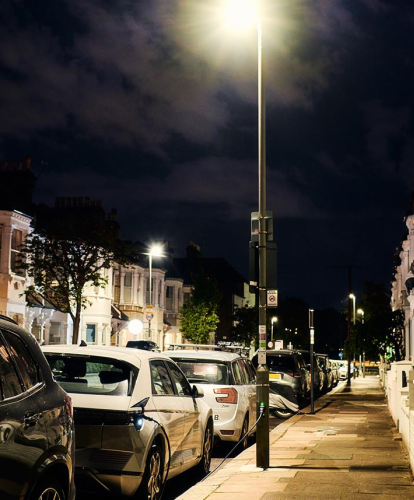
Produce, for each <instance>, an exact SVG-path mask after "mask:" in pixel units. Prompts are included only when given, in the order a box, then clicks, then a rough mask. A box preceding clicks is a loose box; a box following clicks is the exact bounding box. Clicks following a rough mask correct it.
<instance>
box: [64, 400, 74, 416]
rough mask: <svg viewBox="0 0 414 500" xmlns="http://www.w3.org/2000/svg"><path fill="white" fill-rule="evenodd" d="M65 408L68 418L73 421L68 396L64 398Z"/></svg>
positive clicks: (71, 406)
mask: <svg viewBox="0 0 414 500" xmlns="http://www.w3.org/2000/svg"><path fill="white" fill-rule="evenodd" d="M65 406H66V411H67V412H68V415H69V417H70V418H71V419H72V420H73V402H72V398H71V397H70V396H66V397H65Z"/></svg>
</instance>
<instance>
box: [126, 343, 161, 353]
mask: <svg viewBox="0 0 414 500" xmlns="http://www.w3.org/2000/svg"><path fill="white" fill-rule="evenodd" d="M126 347H133V348H134V349H142V350H143V351H154V352H160V348H159V347H158V345H157V344H156V343H155V342H152V340H129V341H128V342H127V345H126Z"/></svg>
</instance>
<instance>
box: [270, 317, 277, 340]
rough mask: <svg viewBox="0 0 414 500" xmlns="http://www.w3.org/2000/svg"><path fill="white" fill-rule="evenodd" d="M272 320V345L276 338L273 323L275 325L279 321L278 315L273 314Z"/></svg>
mask: <svg viewBox="0 0 414 500" xmlns="http://www.w3.org/2000/svg"><path fill="white" fill-rule="evenodd" d="M271 321H272V338H271V339H270V340H271V342H272V345H273V339H274V335H273V325H274V324H275V323H277V321H278V319H277V316H273V318H272V320H271Z"/></svg>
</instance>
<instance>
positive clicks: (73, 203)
mask: <svg viewBox="0 0 414 500" xmlns="http://www.w3.org/2000/svg"><path fill="white" fill-rule="evenodd" d="M72 205H73V206H74V207H77V206H78V198H76V196H74V198H73V200H72Z"/></svg>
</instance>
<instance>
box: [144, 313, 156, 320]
mask: <svg viewBox="0 0 414 500" xmlns="http://www.w3.org/2000/svg"><path fill="white" fill-rule="evenodd" d="M145 317H146V318H147V320H148V321H151V320H152V318H153V317H154V315H153V314H146V315H145Z"/></svg>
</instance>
